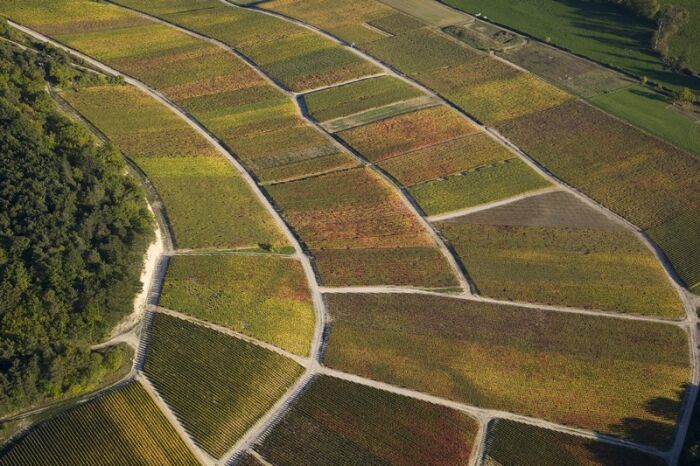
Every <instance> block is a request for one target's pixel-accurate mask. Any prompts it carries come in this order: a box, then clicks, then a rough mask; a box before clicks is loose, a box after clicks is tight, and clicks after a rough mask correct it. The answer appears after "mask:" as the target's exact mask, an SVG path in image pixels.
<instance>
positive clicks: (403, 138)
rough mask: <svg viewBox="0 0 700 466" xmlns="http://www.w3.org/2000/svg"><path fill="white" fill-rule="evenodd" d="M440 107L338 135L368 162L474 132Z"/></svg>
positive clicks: (442, 106) (450, 111)
mask: <svg viewBox="0 0 700 466" xmlns="http://www.w3.org/2000/svg"><path fill="white" fill-rule="evenodd" d="M478 131H479V130H478V128H477V127H475V126H474V125H472V124H471V123H469V122H468V121H467V120H465V119H463V118H461V117H460V116H459V115H457V114H456V113H455V112H453V111H452V110H450V109H449V108H447V107H446V106H444V105H439V106H435V107H430V108H426V109H423V110H418V111H416V112H411V113H405V114H403V115H399V116H395V117H392V118H387V119H385V120H379V121H377V122H374V123H370V124H368V125H364V126H358V127H356V128H352V129H349V130H346V131H342V132H340V133H338V136H340V137H341V138H342V139H343V140H344V141H345V142H346V143H347V144H349V145H350V146H352V147H353V148H354V149H355V150H356V151H358V152H359V153H360V154H362V155H363V156H364V157H366V158H367V159H368V160H370V161H372V162H381V161H382V160H386V159H390V158H392V157H396V156H398V155H401V154H403V153H406V152H409V151H413V150H417V149H421V148H423V147H427V146H431V145H434V144H438V143H441V142H445V141H447V140H449V139H454V138H457V137H462V136H465V135H467V134H472V133H476V132H478Z"/></svg>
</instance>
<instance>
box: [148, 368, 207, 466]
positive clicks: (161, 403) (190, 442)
mask: <svg viewBox="0 0 700 466" xmlns="http://www.w3.org/2000/svg"><path fill="white" fill-rule="evenodd" d="M136 381H137V382H138V383H140V384H141V386H142V387H143V388H144V389H145V390H146V392H147V393H148V395H149V396H150V398H151V399H152V400H153V402H154V403H155V404H156V405H157V406H158V408H159V410H160V411H161V412H162V413H163V415H164V416H165V417H166V419H167V420H168V422H169V423H170V425H171V426H173V428H174V429H175V431H176V432H177V433H178V435H179V436H180V437H181V438H182V440H183V441H184V442H185V444H186V445H187V448H188V449H189V450H190V451H191V452H192V454H193V455H194V456H195V458H197V460H199V461H200V462H201V463H202V464H203V465H206V466H213V465H214V464H216V460H215V459H214V458H213V457H212V456H211V455H209V453H207V452H206V451H204V450H203V449H201V448H200V447H199V446H198V445H197V444H196V443H195V441H194V439H193V438H192V436H191V435H190V434H189V432H187V430H186V429H185V427H184V426H183V425H182V423H180V420H179V419H178V418H177V416H176V415H175V412H174V411H173V410H172V408H170V405H168V403H166V401H165V400H164V399H163V397H161V396H160V393H158V390H156V388H155V387H154V386H153V384H152V383H151V381H150V380H149V379H148V377H147V376H146V374H144V373H142V372H139V373H138V374H137V375H136Z"/></svg>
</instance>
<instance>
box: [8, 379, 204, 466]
mask: <svg viewBox="0 0 700 466" xmlns="http://www.w3.org/2000/svg"><path fill="white" fill-rule="evenodd" d="M38 464H100V465H114V466H121V465H124V464H181V465H197V464H199V462H198V461H197V460H196V459H195V458H194V456H193V455H192V453H191V452H190V450H189V449H188V447H187V445H185V443H184V442H183V441H182V439H181V438H180V437H179V435H178V433H177V432H176V431H175V429H174V428H173V427H172V426H171V425H170V423H169V421H168V420H167V419H166V418H165V416H164V415H163V414H162V413H161V412H160V409H159V408H158V406H157V405H156V404H155V403H154V402H153V400H151V398H150V396H149V395H148V393H147V392H146V391H145V390H144V389H143V388H142V387H141V386H140V385H139V384H138V383H131V384H129V385H127V386H125V387H123V388H120V389H118V390H115V391H113V392H110V393H109V394H107V395H104V396H102V397H100V398H97V399H95V400H92V401H89V402H87V403H85V404H83V405H81V406H79V407H77V408H75V409H73V410H71V411H69V412H67V413H64V414H61V415H60V416H58V417H56V418H55V419H53V420H50V421H48V422H46V423H43V424H40V425H39V426H38V427H37V428H36V429H34V430H32V431H30V433H29V434H28V435H27V436H26V437H24V438H22V439H21V440H20V441H18V443H17V444H16V445H14V446H12V447H11V448H10V449H9V451H7V452H6V453H5V454H4V455H3V456H2V457H0V465H3V466H5V465H7V466H10V465H12V466H33V465H38Z"/></svg>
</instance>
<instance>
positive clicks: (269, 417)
mask: <svg viewBox="0 0 700 466" xmlns="http://www.w3.org/2000/svg"><path fill="white" fill-rule="evenodd" d="M8 23H9V24H10V25H11V26H12V27H15V28H16V29H18V30H20V31H22V32H24V33H25V34H28V35H30V36H32V37H34V38H35V39H37V40H39V41H41V42H46V43H51V44H52V45H54V46H56V47H58V48H60V49H63V50H65V51H67V52H68V53H70V54H72V55H74V56H76V57H78V58H81V59H82V60H85V61H86V62H87V63H89V64H91V65H92V66H94V67H96V68H97V69H99V70H102V71H104V72H105V73H107V74H109V75H112V76H122V77H123V78H124V81H125V82H126V83H128V84H131V85H132V86H135V87H136V88H138V89H140V90H141V91H142V92H144V93H146V94H148V95H150V96H151V97H153V98H154V99H156V100H157V101H158V102H160V103H161V104H163V105H165V106H166V107H167V108H169V109H170V110H171V111H173V112H174V113H175V114H176V115H177V116H178V117H179V118H180V119H182V120H183V121H185V122H186V123H187V124H188V125H190V126H191V127H192V128H193V129H194V130H195V131H197V133H199V134H200V135H202V136H203V137H204V138H205V139H206V140H207V141H208V142H209V143H210V144H212V145H213V146H214V147H215V148H216V150H217V151H218V152H219V153H220V154H221V155H222V156H224V157H225V158H226V160H228V161H229V162H230V163H231V164H232V165H233V166H234V167H235V168H236V169H237V170H238V171H239V172H240V174H241V176H242V177H243V179H244V180H245V181H246V183H247V184H248V186H249V187H250V189H251V190H252V191H253V192H254V193H255V195H256V196H257V198H258V199H259V200H260V202H261V203H262V204H263V206H264V207H265V208H266V210H267V211H268V212H269V213H270V215H272V217H273V219H274V220H275V222H276V223H277V225H278V227H279V228H280V229H281V230H282V231H283V232H284V233H285V235H286V236H287V238H288V240H289V242H290V244H292V245H293V246H294V249H295V251H296V257H297V258H298V259H299V260H300V262H301V263H302V268H303V269H304V273H305V275H306V278H307V282H308V284H309V288H310V290H311V296H312V302H313V306H314V312H315V315H316V321H315V329H314V337H313V340H312V343H311V350H310V354H311V355H312V356H313V358H314V359H315V360H320V357H321V350H322V346H323V333H324V329H325V327H326V325H325V319H326V313H325V304H324V302H323V298H322V297H321V292H320V291H319V286H318V282H317V280H316V275H315V273H314V270H313V268H312V266H311V261H310V260H309V257H308V256H307V255H306V254H305V253H304V251H303V249H302V247H301V244H300V243H299V241H298V240H297V239H296V237H295V236H294V234H293V233H292V231H291V229H290V227H289V226H288V225H287V224H286V223H285V222H284V220H283V219H282V217H281V216H280V214H279V213H278V212H277V210H276V209H275V207H274V206H273V205H272V203H271V202H270V200H269V199H268V198H267V197H266V196H265V195H264V194H263V192H262V191H261V190H260V187H259V186H258V185H257V184H256V183H255V180H254V179H253V178H252V176H251V175H250V174H249V173H248V172H247V171H246V170H245V169H244V168H243V166H242V165H241V164H240V162H239V161H238V160H237V159H236V158H235V157H234V156H233V154H232V153H229V152H228V151H227V150H226V149H225V148H224V147H223V146H222V145H221V143H220V142H219V141H218V139H216V138H215V137H214V136H213V135H212V134H211V133H210V132H209V131H208V130H207V129H206V128H205V127H204V126H203V125H202V124H201V123H199V122H198V121H197V120H196V119H194V118H193V117H192V116H191V115H189V114H188V113H186V112H185V111H184V110H182V109H181V108H180V107H178V106H177V105H176V104H174V103H173V102H171V101H170V100H168V99H167V98H166V97H164V96H163V95H161V94H160V93H159V92H157V91H155V90H154V89H151V88H150V87H148V86H147V85H145V84H144V83H142V82H141V81H138V80H137V79H134V78H132V77H131V76H128V75H125V74H123V73H121V72H119V71H117V70H115V69H113V68H111V67H109V66H107V65H105V64H103V63H101V62H99V61H97V60H95V59H93V58H91V57H89V56H87V55H85V54H83V53H81V52H78V51H77V50H74V49H72V48H70V47H67V46H65V45H64V44H61V43H59V42H57V41H55V40H53V39H50V38H48V37H46V36H44V35H43V34H41V33H39V32H36V31H34V30H32V29H29V28H27V27H24V26H22V25H19V24H17V23H14V22H12V21H8ZM144 333H147V332H144ZM145 347H146V345H144V344H141V345H140V354H141V356H142V354H143V351H144V350H145ZM137 360H138V358H135V361H137ZM143 378H145V377H143ZM299 380H300V382H299V383H298V385H299V387H300V389H299V390H301V388H303V386H305V385H306V383H307V382H308V377H302V378H300V379H299ZM302 382H303V383H302ZM295 386H296V385H295ZM294 396H296V393H295V392H294V391H292V390H291V389H290V391H288V392H287V393H286V394H285V395H284V396H283V397H282V398H280V400H278V403H277V404H275V406H273V408H272V410H271V411H270V412H268V413H267V414H266V415H265V417H264V418H262V419H261V421H262V420H263V419H264V420H265V422H264V423H262V422H261V423H258V424H261V425H258V424H256V426H257V430H256V433H257V432H263V431H265V430H266V429H267V428H268V427H269V425H270V424H271V423H272V422H273V421H274V420H275V419H276V418H277V417H278V416H279V415H280V413H281V412H283V411H284V410H286V409H287V407H288V406H289V404H290V403H291V402H292V400H293V397H294ZM164 408H167V405H166V406H164ZM168 410H169V408H168ZM175 421H177V419H175ZM177 424H178V425H179V422H177ZM179 428H180V430H184V429H182V427H181V426H179ZM254 429H255V427H254ZM185 438H189V437H188V436H185ZM246 438H249V439H251V441H252V439H253V437H249V436H246ZM239 444H240V445H238V448H243V449H245V448H247V444H246V442H239ZM236 454H237V451H230V452H229V453H228V454H227V456H228V457H234V456H235V455H236ZM200 456H201V455H200ZM207 464H208V463H207Z"/></svg>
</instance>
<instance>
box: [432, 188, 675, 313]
mask: <svg viewBox="0 0 700 466" xmlns="http://www.w3.org/2000/svg"><path fill="white" fill-rule="evenodd" d="M588 219H590V223H589V220H588ZM438 227H439V228H440V230H441V231H442V233H443V234H444V235H445V237H446V238H447V239H448V240H449V241H450V243H451V244H452V245H453V246H454V248H455V250H456V251H457V253H458V254H459V256H460V258H461V259H462V261H463V262H464V264H465V266H466V268H467V270H469V273H470V275H471V277H472V279H473V280H474V282H475V283H476V286H477V287H478V288H479V291H481V293H483V294H484V295H485V296H491V297H494V298H501V299H507V300H515V301H526V302H540V303H545V304H553V305H566V306H571V307H579V308H586V307H589V308H593V309H602V310H606V311H612V312H623V313H628V312H629V313H635V314H645V315H658V316H663V317H669V318H676V319H680V318H682V317H683V316H684V315H685V314H684V312H683V307H682V304H681V302H680V301H679V299H678V295H677V294H676V291H675V290H674V289H673V288H672V287H671V286H670V284H669V283H668V281H667V280H666V277H665V275H664V272H663V269H662V268H661V266H660V265H659V263H658V262H657V261H656V258H655V257H654V256H653V254H652V253H651V252H650V251H649V250H648V249H647V248H646V247H645V246H644V244H642V243H641V242H640V241H639V240H638V239H637V237H636V236H635V235H634V234H632V233H630V232H628V231H627V230H625V229H623V228H622V227H621V226H620V225H619V224H615V223H613V222H612V221H611V220H608V219H607V218H606V217H605V216H603V215H602V214H600V213H599V212H597V211H595V210H593V209H592V208H591V207H588V206H587V205H586V204H584V203H583V202H581V201H579V200H578V199H576V198H575V197H574V196H573V195H571V194H568V193H563V192H554V193H549V194H544V195H540V196H535V197H530V198H527V199H523V200H520V201H516V202H513V203H511V204H508V205H505V206H500V207H496V208H493V209H489V210H485V211H480V212H477V213H475V214H472V215H467V216H465V217H459V218H456V219H452V220H448V221H445V222H442V223H440V224H439V225H438Z"/></svg>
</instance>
